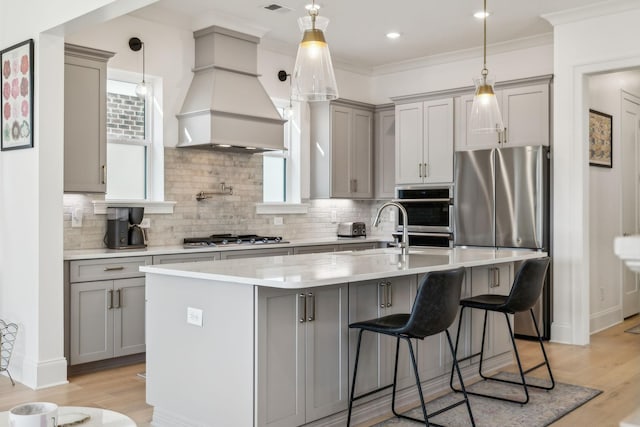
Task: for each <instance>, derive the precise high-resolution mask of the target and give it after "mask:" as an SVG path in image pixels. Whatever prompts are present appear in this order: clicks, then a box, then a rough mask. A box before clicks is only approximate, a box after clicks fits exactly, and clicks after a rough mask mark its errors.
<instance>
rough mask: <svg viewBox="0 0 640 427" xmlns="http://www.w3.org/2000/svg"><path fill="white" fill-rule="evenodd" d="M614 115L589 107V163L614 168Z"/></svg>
mask: <svg viewBox="0 0 640 427" xmlns="http://www.w3.org/2000/svg"><path fill="white" fill-rule="evenodd" d="M612 135H613V117H612V116H611V115H609V114H606V113H602V112H600V111H596V110H592V109H589V165H590V166H598V167H603V168H612V167H613V162H612V154H613V150H612V149H613V146H612Z"/></svg>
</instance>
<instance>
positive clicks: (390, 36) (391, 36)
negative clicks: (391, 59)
mask: <svg viewBox="0 0 640 427" xmlns="http://www.w3.org/2000/svg"><path fill="white" fill-rule="evenodd" d="M398 37H400V33H398V32H395V31H392V32H390V33H387V38H388V39H392V40H393V39H397V38H398Z"/></svg>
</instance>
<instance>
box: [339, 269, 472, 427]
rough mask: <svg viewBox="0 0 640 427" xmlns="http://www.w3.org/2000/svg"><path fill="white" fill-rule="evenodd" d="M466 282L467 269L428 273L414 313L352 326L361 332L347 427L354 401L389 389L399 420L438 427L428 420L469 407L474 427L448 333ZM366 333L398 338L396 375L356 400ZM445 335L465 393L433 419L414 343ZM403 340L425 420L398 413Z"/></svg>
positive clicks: (434, 414) (420, 286)
mask: <svg viewBox="0 0 640 427" xmlns="http://www.w3.org/2000/svg"><path fill="white" fill-rule="evenodd" d="M463 279H464V268H457V269H453V270H445V271H435V272H430V273H427V274H425V276H424V277H423V278H422V280H421V282H420V285H419V288H418V294H417V296H416V299H415V301H414V303H413V308H412V309H411V313H410V314H392V315H389V316H384V317H379V318H377V319H372V320H367V321H364V322H356V323H352V324H350V325H349V328H354V329H360V332H359V333H358V346H357V349H356V361H355V366H354V368H353V382H352V384H351V397H350V399H349V414H348V416H347V426H350V425H351V410H352V407H353V402H354V401H355V400H358V399H361V398H363V397H366V396H369V395H371V394H373V393H376V392H378V391H381V390H384V389H387V388H389V387H393V394H392V398H391V410H392V411H393V414H394V415H395V416H396V417H399V418H405V419H409V420H412V421H417V422H419V423H424V424H425V425H427V426H429V425H432V426H437V425H438V424H433V423H429V418H431V417H434V416H436V415H438V414H441V413H442V412H444V411H447V410H449V409H452V408H454V407H457V406H459V405H462V404H466V405H467V411H468V412H469V418H470V419H471V424H472V425H473V426H475V421H474V419H473V414H472V413H471V406H470V405H469V399H468V397H467V394H466V392H465V388H464V384H463V383H462V374H461V373H460V368H459V367H458V361H457V360H456V356H455V351H454V349H453V342H452V341H451V336H450V335H449V331H448V330H447V328H448V327H449V326H451V324H452V323H453V321H454V320H455V318H456V315H457V313H458V304H459V301H460V292H461V289H462V280H463ZM364 331H370V332H374V333H377V334H385V335H391V336H394V337H396V359H395V367H394V371H393V384H390V385H387V386H384V387H381V388H378V389H376V390H373V391H370V392H368V393H365V394H362V395H360V396H357V397H355V387H356V375H357V374H358V359H359V357H360V343H361V341H362V333H363V332H364ZM443 331H444V332H445V333H446V335H447V341H448V342H449V348H450V349H451V354H452V355H453V367H454V369H455V370H456V372H457V373H458V379H459V380H460V384H462V389H461V390H462V393H464V399H462V400H460V401H459V402H455V403H453V404H451V405H449V406H447V407H446V408H443V409H440V410H438V411H435V412H433V413H432V414H430V415H427V410H426V408H425V404H424V396H423V395H422V387H421V385H420V377H419V375H418V367H417V365H416V358H415V355H414V351H413V345H412V343H411V339H412V338H417V339H420V340H421V339H424V338H425V337H428V336H431V335H435V334H439V333H440V332H443ZM400 339H403V340H405V341H406V342H407V345H408V346H409V354H410V355H411V363H412V365H413V373H414V374H415V377H416V386H417V387H418V395H419V396H420V404H421V405H422V414H423V416H424V419H423V420H420V419H417V418H412V417H409V416H406V415H402V414H399V413H398V412H397V411H396V407H395V406H396V383H397V377H398V350H399V349H400ZM452 375H453V371H452Z"/></svg>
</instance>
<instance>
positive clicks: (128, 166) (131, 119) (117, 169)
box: [105, 79, 152, 200]
mask: <svg viewBox="0 0 640 427" xmlns="http://www.w3.org/2000/svg"><path fill="white" fill-rule="evenodd" d="M135 88H136V83H131V82H127V81H121V80H111V79H110V80H108V81H107V159H108V160H107V194H106V196H105V198H107V199H122V200H146V199H147V196H148V192H147V189H148V179H149V176H148V169H149V168H148V166H149V163H150V162H149V160H150V156H149V153H150V149H149V148H150V145H151V143H152V141H151V138H150V126H149V121H148V118H149V114H148V113H147V100H146V99H140V98H138V96H137V95H136V93H135Z"/></svg>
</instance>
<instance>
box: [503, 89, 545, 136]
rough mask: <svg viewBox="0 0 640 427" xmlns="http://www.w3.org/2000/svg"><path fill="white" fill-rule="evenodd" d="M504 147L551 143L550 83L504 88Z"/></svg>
mask: <svg viewBox="0 0 640 427" xmlns="http://www.w3.org/2000/svg"><path fill="white" fill-rule="evenodd" d="M502 118H503V120H504V123H505V127H506V128H507V129H506V131H505V136H504V138H503V139H504V144H503V146H504V147H513V146H523V145H549V85H548V84H539V85H531V86H523V87H517V88H509V89H503V90H502Z"/></svg>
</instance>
